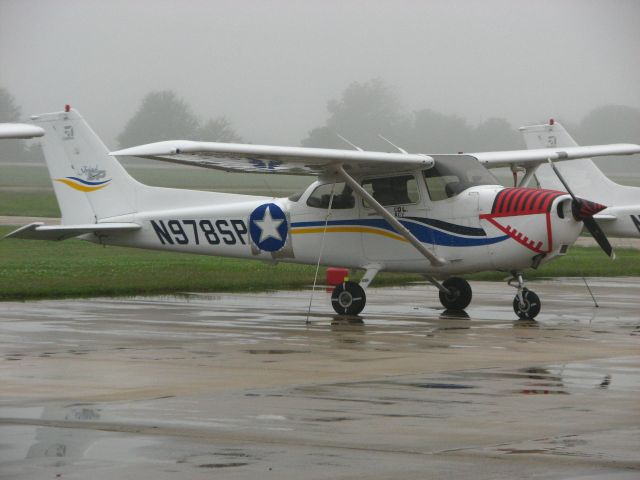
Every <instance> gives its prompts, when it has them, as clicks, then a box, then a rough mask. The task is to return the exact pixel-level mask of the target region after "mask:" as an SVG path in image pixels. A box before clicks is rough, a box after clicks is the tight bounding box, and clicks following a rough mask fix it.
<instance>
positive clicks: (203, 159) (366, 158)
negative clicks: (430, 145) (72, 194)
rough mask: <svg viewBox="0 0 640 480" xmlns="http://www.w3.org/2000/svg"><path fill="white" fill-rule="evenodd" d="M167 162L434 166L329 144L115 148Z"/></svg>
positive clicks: (275, 167) (315, 170)
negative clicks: (334, 146)
mask: <svg viewBox="0 0 640 480" xmlns="http://www.w3.org/2000/svg"><path fill="white" fill-rule="evenodd" d="M110 155H117V156H134V157H142V158H148V159H152V160H161V161H165V162H171V163H178V164H182V165H192V166H197V167H204V168H213V169H218V170H225V171H236V172H248V173H285V174H291V175H318V174H321V173H324V172H326V171H328V170H329V169H331V167H332V166H334V165H339V164H342V165H344V166H345V167H346V168H348V169H350V170H355V171H376V172H377V171H398V170H403V169H407V170H409V169H415V168H430V167H432V166H433V163H434V160H433V158H431V157H430V156H428V155H422V154H412V153H386V152H368V151H356V150H334V149H328V148H305V147H278V146H271V145H248V144H239V143H216V142H193V141H187V140H170V141H165V142H157V143H150V144H147V145H140V146H137V147H132V148H126V149H124V150H118V151H116V152H111V153H110Z"/></svg>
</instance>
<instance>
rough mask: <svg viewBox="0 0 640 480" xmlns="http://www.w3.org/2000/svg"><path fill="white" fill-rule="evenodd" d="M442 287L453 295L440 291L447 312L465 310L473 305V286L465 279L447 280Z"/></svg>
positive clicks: (441, 301)
mask: <svg viewBox="0 0 640 480" xmlns="http://www.w3.org/2000/svg"><path fill="white" fill-rule="evenodd" d="M442 285H444V286H445V288H446V289H447V290H449V292H451V293H444V292H443V291H440V303H442V306H443V307H444V308H446V309H447V310H464V309H465V308H467V307H468V306H469V304H470V303H471V285H469V282H467V281H466V280H465V279H464V278H460V277H451V278H447V279H446V280H445V281H444V282H442Z"/></svg>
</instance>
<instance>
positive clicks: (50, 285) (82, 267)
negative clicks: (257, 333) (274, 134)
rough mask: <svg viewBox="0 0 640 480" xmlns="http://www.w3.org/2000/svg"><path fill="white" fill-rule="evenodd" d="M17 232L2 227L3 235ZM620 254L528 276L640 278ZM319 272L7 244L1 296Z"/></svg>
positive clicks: (246, 283)
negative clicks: (635, 276) (612, 259)
mask: <svg viewBox="0 0 640 480" xmlns="http://www.w3.org/2000/svg"><path fill="white" fill-rule="evenodd" d="M11 230H13V227H0V235H2V236H4V235H6V234H7V233H9V232H10V231H11ZM617 254H618V260H617V261H615V262H611V261H610V260H608V259H607V257H606V256H605V255H604V254H603V253H602V252H601V251H600V250H599V249H598V248H580V247H574V248H573V249H571V250H570V253H569V255H567V256H566V257H564V258H561V259H559V260H557V261H555V262H552V263H551V264H549V265H546V266H544V267H542V268H541V269H540V270H538V271H533V270H529V271H527V272H526V277H527V279H529V280H530V279H535V278H541V277H555V276H568V277H570V276H589V277H591V276H634V275H640V252H638V251H637V250H618V251H617ZM314 271H315V270H314V267H313V266H307V265H295V264H286V263H282V264H278V265H271V264H267V263H264V262H260V261H255V260H238V259H229V258H219V257H209V256H201V255H188V254H180V253H169V252H158V251H150V250H138V249H133V248H122V247H101V246H99V245H95V244H92V243H89V242H83V241H80V240H66V241H63V242H46V241H36V240H16V239H4V240H1V241H0V300H27V299H38V298H64V297H93V296H128V295H155V294H168V293H178V292H254V291H265V290H273V289H298V288H304V287H305V286H307V285H310V284H312V283H313V275H314ZM506 275H507V274H506V273H504V272H487V273H480V274H474V275H468V276H465V278H468V279H469V280H503V279H504V277H505V276H506ZM320 278H321V281H322V279H324V273H322V274H321V277H320ZM417 280H422V277H421V276H419V275H411V274H392V273H383V274H380V275H379V276H378V277H376V279H375V281H374V286H389V285H402V284H406V283H408V282H411V281H417Z"/></svg>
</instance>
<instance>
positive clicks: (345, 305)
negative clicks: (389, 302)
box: [331, 282, 367, 315]
mask: <svg viewBox="0 0 640 480" xmlns="http://www.w3.org/2000/svg"><path fill="white" fill-rule="evenodd" d="M365 303H367V296H366V295H365V293H364V289H363V288H362V287H361V286H360V285H358V284H357V283H355V282H342V283H340V284H338V285H336V288H334V289H333V293H332V294H331V305H332V306H333V309H334V310H335V311H336V313H340V314H342V315H357V314H359V313H360V312H361V311H362V309H363V308H364V305H365Z"/></svg>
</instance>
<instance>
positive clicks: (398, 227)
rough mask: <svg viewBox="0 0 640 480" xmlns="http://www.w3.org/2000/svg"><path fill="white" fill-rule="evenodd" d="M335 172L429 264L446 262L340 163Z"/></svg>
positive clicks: (436, 264) (434, 264)
mask: <svg viewBox="0 0 640 480" xmlns="http://www.w3.org/2000/svg"><path fill="white" fill-rule="evenodd" d="M336 172H337V173H338V175H340V177H342V179H343V180H344V181H345V182H346V183H347V185H349V186H350V187H351V188H352V189H353V191H354V192H356V193H357V194H358V195H359V196H360V197H361V198H362V199H363V200H364V201H365V202H367V204H369V206H371V208H373V209H374V210H375V211H376V212H378V213H379V214H380V216H381V217H382V218H384V219H385V220H386V221H387V222H389V224H390V225H391V226H392V227H393V229H394V230H395V231H396V232H398V233H399V234H400V235H402V236H403V237H404V238H405V239H406V240H407V241H408V242H409V243H410V244H411V245H413V246H414V247H415V248H416V250H418V251H419V252H420V253H421V254H422V255H424V257H425V258H426V259H427V260H429V262H431V265H433V266H434V267H442V266H443V265H445V264H446V263H447V261H446V260H444V259H442V258H440V257H437V256H436V255H434V254H433V253H431V252H430V251H429V250H428V249H427V248H426V247H425V246H424V245H423V244H422V243H421V242H420V240H418V239H417V238H416V237H414V236H413V234H412V233H411V232H410V231H409V230H408V229H407V228H406V227H405V226H404V225H402V223H400V222H399V221H398V219H397V218H396V217H394V216H393V215H391V214H390V213H389V212H388V211H387V209H386V208H384V207H383V206H382V205H380V203H379V202H378V201H377V200H376V199H375V198H373V197H372V196H371V195H370V194H369V192H367V191H366V190H365V189H364V188H362V186H361V185H360V184H359V183H358V182H357V181H355V180H354V178H353V177H352V176H351V175H349V174H348V173H347V172H345V170H344V168H342V165H337V166H336Z"/></svg>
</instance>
